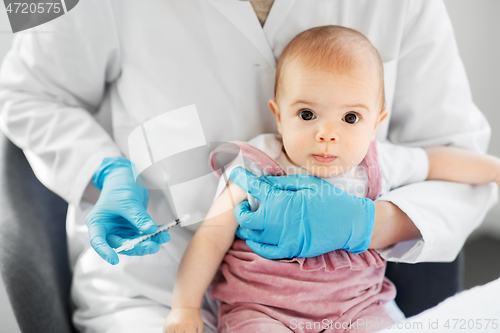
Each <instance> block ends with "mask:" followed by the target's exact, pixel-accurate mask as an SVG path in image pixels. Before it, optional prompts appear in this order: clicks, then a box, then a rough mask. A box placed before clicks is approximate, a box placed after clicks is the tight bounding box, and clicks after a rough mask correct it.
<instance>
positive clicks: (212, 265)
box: [172, 181, 246, 309]
mask: <svg viewBox="0 0 500 333" xmlns="http://www.w3.org/2000/svg"><path fill="white" fill-rule="evenodd" d="M245 197H246V192H244V191H243V190H242V189H241V188H240V187H238V186H237V185H236V184H234V183H233V182H232V181H229V183H228V186H226V189H225V190H224V191H223V192H222V193H221V195H220V196H219V197H218V198H217V200H216V201H215V202H214V203H213V205H212V207H211V208H210V211H209V212H208V214H207V218H206V219H205V221H203V223H202V225H201V226H200V228H199V229H198V231H196V234H195V235H194V236H193V239H192V240H191V242H190V243H189V246H188V247H187V249H186V252H184V256H183V257H182V261H181V263H180V265H179V270H178V272H177V278H176V280H175V287H174V293H173V299H172V308H196V309H199V308H200V306H201V301H202V298H203V295H204V294H205V291H206V290H207V288H208V286H209V285H210V282H212V279H213V278H214V276H215V273H216V272H217V269H218V267H219V265H220V264H221V262H222V259H223V258H224V255H225V254H226V252H227V251H228V250H229V248H230V247H231V244H232V243H233V241H234V235H235V232H236V229H237V227H238V222H236V219H235V218H234V214H233V204H235V205H236V204H239V203H240V202H241V201H243V200H244V198H245Z"/></svg>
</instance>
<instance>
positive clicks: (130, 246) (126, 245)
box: [114, 214, 191, 253]
mask: <svg viewBox="0 0 500 333" xmlns="http://www.w3.org/2000/svg"><path fill="white" fill-rule="evenodd" d="M190 217H191V216H189V214H186V215H183V216H181V218H178V219H176V220H175V221H173V222H171V223H166V224H164V225H161V226H159V227H158V230H156V232H155V233H152V234H148V235H144V236H140V237H137V238H134V239H130V240H127V241H125V242H123V244H122V246H120V247H118V248H116V249H114V250H115V252H116V253H120V252H122V251H128V250H131V249H133V248H134V247H135V246H136V245H137V244H139V243H142V242H144V241H145V240H146V239H150V238H151V237H153V236H156V235H158V234H159V233H160V232H164V231H166V230H168V229H170V228H173V227H175V226H176V225H178V224H180V223H181V222H184V221H186V220H188V219H189V218H190Z"/></svg>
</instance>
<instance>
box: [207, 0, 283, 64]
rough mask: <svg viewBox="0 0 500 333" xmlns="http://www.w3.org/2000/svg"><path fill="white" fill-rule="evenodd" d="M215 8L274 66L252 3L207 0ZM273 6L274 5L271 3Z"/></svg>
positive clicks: (271, 54) (233, 0)
mask: <svg viewBox="0 0 500 333" xmlns="http://www.w3.org/2000/svg"><path fill="white" fill-rule="evenodd" d="M209 2H210V3H211V4H212V5H213V6H214V7H215V8H217V10H218V11H219V12H220V13H221V14H222V15H223V16H224V17H225V18H226V19H227V20H229V21H230V22H231V23H232V24H233V25H235V26H236V28H237V29H238V30H239V31H240V32H241V33H242V34H243V35H244V36H245V37H246V38H247V39H248V40H249V41H250V42H251V43H252V44H253V45H254V46H255V47H256V48H257V49H258V50H259V51H260V53H261V54H262V56H263V57H264V58H265V59H266V60H267V62H269V64H270V65H272V66H274V67H276V60H275V59H274V55H273V52H272V50H271V47H270V46H269V43H268V42H267V38H266V35H265V34H264V30H263V29H262V28H261V26H260V23H259V20H258V19H257V16H256V15H255V12H254V10H253V8H252V5H251V4H250V3H249V2H247V1H236V0H209ZM273 6H274V5H273Z"/></svg>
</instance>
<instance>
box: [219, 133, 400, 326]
mask: <svg viewBox="0 0 500 333" xmlns="http://www.w3.org/2000/svg"><path fill="white" fill-rule="evenodd" d="M235 144H237V145H238V146H239V148H240V149H241V152H242V155H243V157H245V158H247V159H249V160H251V161H252V162H254V163H256V164H257V165H259V166H260V167H261V168H262V169H264V170H266V172H267V173H268V174H270V175H284V174H285V173H284V170H283V169H282V168H281V166H279V165H278V163H277V162H276V161H274V160H273V159H271V158H270V157H269V156H268V155H267V154H265V153H264V152H262V151H260V150H258V149H257V148H255V147H253V146H251V145H249V144H247V143H243V142H235ZM220 151H221V150H220V149H219V150H216V151H214V153H213V154H212V156H211V163H212V167H213V168H215V167H214V162H213V161H214V159H215V155H216V154H217V153H218V152H220ZM364 161H365V164H366V166H367V170H368V192H367V197H369V198H371V199H372V200H374V199H376V198H377V196H378V194H379V193H380V190H381V174H380V170H379V168H378V160H377V150H376V142H375V141H374V142H372V144H371V145H370V148H369V150H368V153H367V155H366V157H365V159H364ZM332 213H334V212H332ZM385 267H386V262H385V260H384V259H382V258H381V257H380V255H379V254H378V253H377V252H376V251H374V250H367V251H365V252H363V253H360V254H354V253H350V252H347V251H345V250H336V251H332V252H329V253H326V254H323V255H320V256H317V257H313V258H292V259H281V260H269V259H265V258H263V257H261V256H259V255H257V254H256V253H254V252H253V251H252V250H251V249H250V248H249V247H248V246H247V245H246V243H245V241H243V240H241V239H238V238H236V239H235V241H234V243H233V245H232V247H231V249H230V250H229V251H228V253H227V254H226V256H225V257H224V260H223V262H222V264H221V267H220V273H219V275H218V277H216V280H215V282H214V283H213V285H212V286H211V292H210V294H211V296H212V298H214V299H215V300H218V301H220V302H221V305H220V309H219V324H218V329H219V332H220V333H229V332H232V333H280V332H372V331H376V330H378V329H381V328H383V327H386V326H387V325H390V324H392V323H394V321H393V320H392V319H391V318H390V317H389V315H388V314H387V312H386V310H385V308H384V305H383V304H384V303H385V302H388V301H391V300H393V299H394V297H395V296H396V288H395V287H394V285H393V284H392V282H390V281H389V280H388V279H387V278H386V277H385Z"/></svg>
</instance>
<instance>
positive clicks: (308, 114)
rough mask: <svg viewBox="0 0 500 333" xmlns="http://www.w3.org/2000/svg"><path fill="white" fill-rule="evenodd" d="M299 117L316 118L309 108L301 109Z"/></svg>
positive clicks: (305, 118) (304, 118)
mask: <svg viewBox="0 0 500 333" xmlns="http://www.w3.org/2000/svg"><path fill="white" fill-rule="evenodd" d="M299 117H300V118H301V119H303V120H312V119H314V118H316V116H315V115H314V113H312V111H309V110H302V111H301V112H300V114H299Z"/></svg>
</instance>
